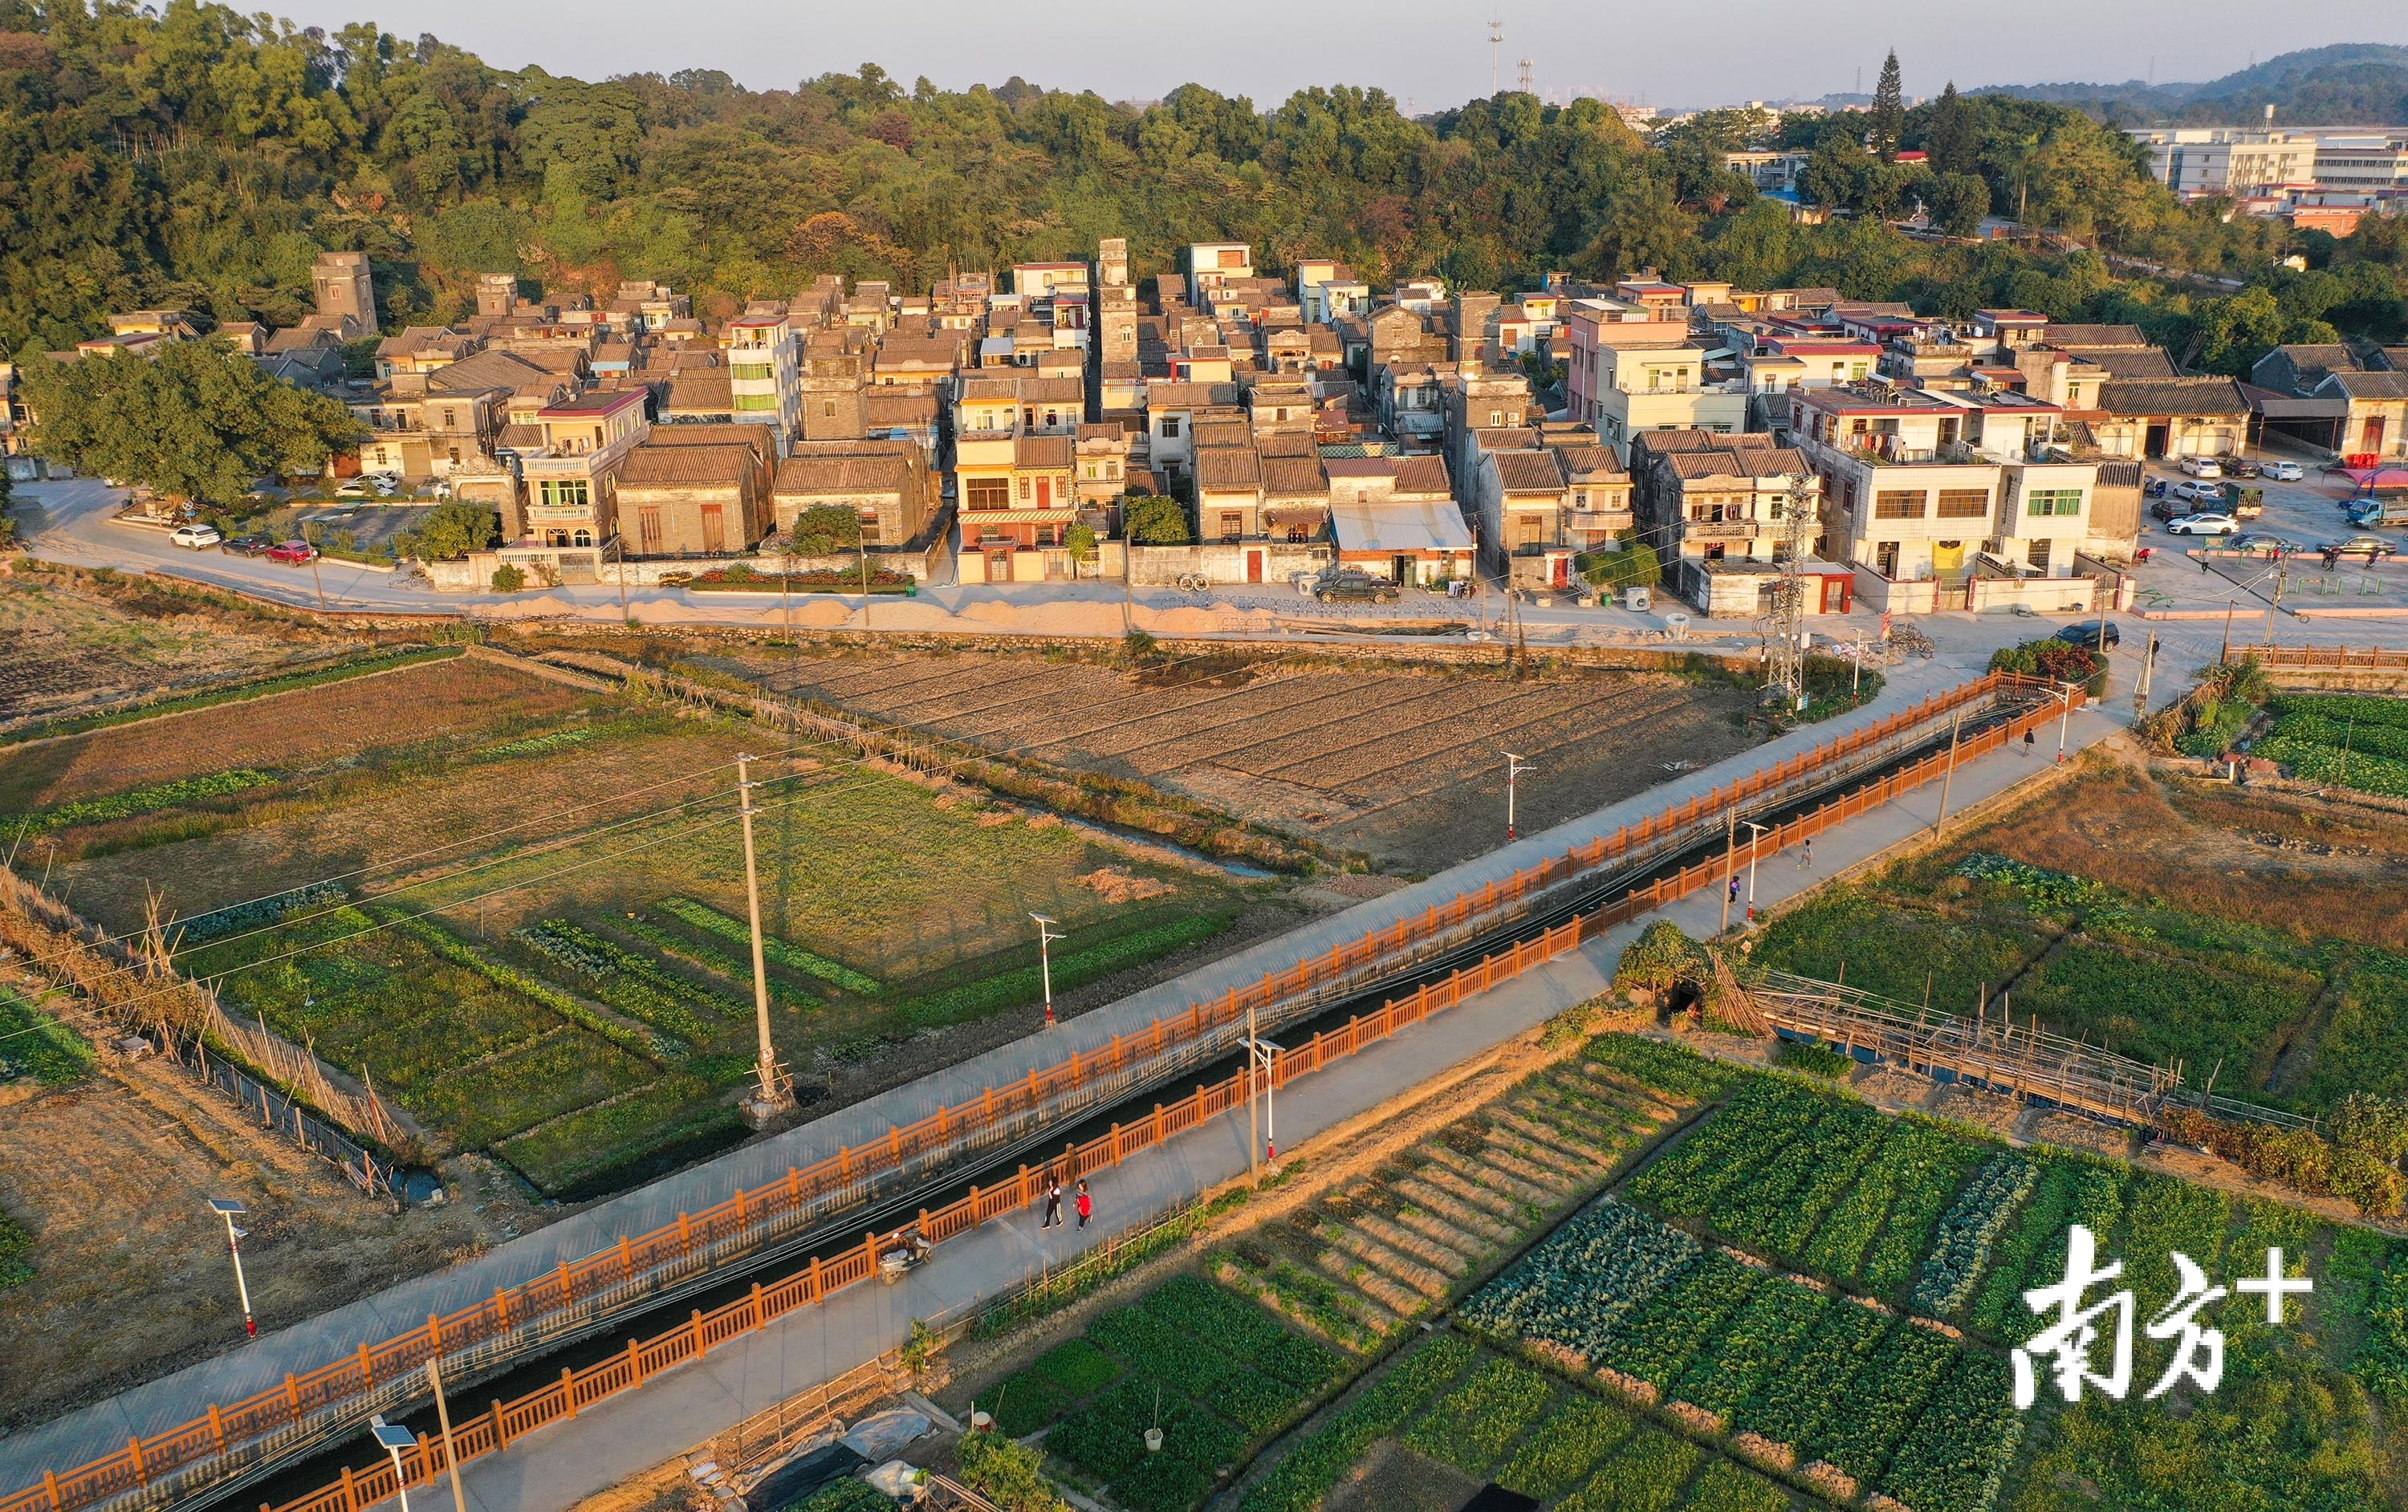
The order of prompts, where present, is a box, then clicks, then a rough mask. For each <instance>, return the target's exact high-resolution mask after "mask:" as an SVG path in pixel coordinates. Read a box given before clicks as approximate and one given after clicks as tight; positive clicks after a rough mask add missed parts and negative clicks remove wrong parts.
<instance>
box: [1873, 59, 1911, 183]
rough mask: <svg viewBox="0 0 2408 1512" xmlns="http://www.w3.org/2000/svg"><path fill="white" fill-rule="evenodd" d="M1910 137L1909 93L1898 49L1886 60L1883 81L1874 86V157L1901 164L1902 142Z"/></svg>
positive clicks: (1882, 72) (1882, 67)
mask: <svg viewBox="0 0 2408 1512" xmlns="http://www.w3.org/2000/svg"><path fill="white" fill-rule="evenodd" d="M1905 135H1906V93H1905V91H1904V90H1903V89H1902V88H1901V87H1900V86H1899V77H1898V50H1897V49H1896V48H1892V49H1890V51H1889V56H1888V57H1886V58H1884V59H1883V60H1882V66H1881V78H1880V79H1879V80H1877V81H1876V82H1875V83H1874V85H1873V109H1872V142H1871V147H1872V150H1873V155H1874V156H1875V157H1877V158H1880V159H1881V160H1882V161H1883V162H1884V163H1895V162H1897V161H1898V146H1899V141H1900V140H1901V139H1902V138H1903V137H1904V136H1905Z"/></svg>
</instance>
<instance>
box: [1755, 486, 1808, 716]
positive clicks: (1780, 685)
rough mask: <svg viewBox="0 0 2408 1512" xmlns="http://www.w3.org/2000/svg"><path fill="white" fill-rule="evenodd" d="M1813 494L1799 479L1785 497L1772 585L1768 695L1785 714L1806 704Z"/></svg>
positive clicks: (1766, 699) (1766, 679)
mask: <svg viewBox="0 0 2408 1512" xmlns="http://www.w3.org/2000/svg"><path fill="white" fill-rule="evenodd" d="M1810 497H1812V495H1810V494H1809V493H1808V492H1806V488H1805V485H1804V483H1803V482H1802V481H1793V482H1792V483H1791V484H1790V487H1789V491H1788V493H1787V495H1786V497H1785V500H1784V504H1783V509H1782V515H1783V519H1782V532H1781V551H1782V559H1781V578H1780V580H1779V581H1778V582H1777V583H1775V584H1774V585H1773V590H1772V648H1771V654H1770V656H1769V657H1768V658H1767V659H1766V661H1767V666H1766V673H1767V676H1766V678H1765V684H1764V696H1765V702H1767V703H1776V702H1777V703H1778V704H1780V706H1781V708H1782V712H1784V713H1785V714H1795V713H1797V712H1798V711H1799V710H1800V709H1802V708H1804V707H1805V706H1806V648H1805V646H1804V645H1803V639H1804V635H1805V629H1806V625H1805V620H1806V582H1805V578H1806V510H1807V500H1808V499H1809V498H1810Z"/></svg>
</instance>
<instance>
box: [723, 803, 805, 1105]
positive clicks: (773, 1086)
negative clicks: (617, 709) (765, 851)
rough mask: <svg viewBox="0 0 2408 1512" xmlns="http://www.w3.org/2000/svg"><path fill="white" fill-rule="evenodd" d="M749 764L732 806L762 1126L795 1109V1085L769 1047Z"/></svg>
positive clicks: (766, 975) (755, 1098) (756, 1094)
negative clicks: (738, 824)
mask: <svg viewBox="0 0 2408 1512" xmlns="http://www.w3.org/2000/svg"><path fill="white" fill-rule="evenodd" d="M752 760H753V758H752V757H750V756H738V757H737V758H736V802H737V808H738V812H739V813H740V814H742V816H743V822H744V906H745V908H746V911H747V912H748V914H749V915H750V917H751V919H752V921H753V1023H754V1027H756V1028H757V1029H758V1030H759V1031H760V1034H761V1064H760V1067H759V1071H760V1077H761V1086H760V1089H759V1090H758V1091H755V1092H754V1093H753V1100H752V1104H753V1116H754V1118H755V1119H756V1120H759V1121H762V1122H766V1121H767V1120H769V1119H770V1118H772V1117H774V1116H776V1115H777V1114H780V1113H782V1112H784V1111H786V1110H787V1109H788V1108H790V1107H793V1106H794V1105H795V1085H794V1083H793V1081H791V1080H790V1079H788V1077H786V1076H785V1074H784V1073H783V1072H781V1071H780V1070H779V1069H778V1050H777V1047H776V1046H774V1045H772V1044H770V1043H769V966H768V963H767V960H766V959H765V956H766V952H765V951H764V950H763V949H762V948H761V872H760V867H759V865H758V864H757V863H755V861H754V859H753V781H752V777H751V773H750V770H749V763H751V762H752Z"/></svg>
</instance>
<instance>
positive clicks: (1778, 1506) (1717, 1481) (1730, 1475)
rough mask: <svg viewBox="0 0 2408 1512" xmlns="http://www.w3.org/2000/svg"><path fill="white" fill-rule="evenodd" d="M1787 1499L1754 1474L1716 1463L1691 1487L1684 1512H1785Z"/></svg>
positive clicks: (1779, 1491)
mask: <svg viewBox="0 0 2408 1512" xmlns="http://www.w3.org/2000/svg"><path fill="white" fill-rule="evenodd" d="M1788 1505H1789V1498H1788V1496H1787V1495H1786V1494H1785V1492H1784V1491H1782V1490H1781V1488H1780V1487H1778V1486H1775V1485H1774V1484H1773V1483H1772V1482H1770V1481H1769V1480H1767V1479H1765V1478H1764V1477H1763V1476H1759V1475H1757V1474H1756V1472H1755V1471H1753V1470H1742V1469H1741V1468H1740V1467H1739V1466H1738V1465H1735V1464H1733V1463H1731V1462H1729V1461H1728V1460H1714V1461H1711V1462H1708V1463H1707V1465H1706V1467H1705V1468H1704V1469H1703V1470H1700V1471H1699V1472H1698V1478H1697V1479H1696V1480H1695V1481H1692V1482H1691V1483H1690V1485H1689V1494H1688V1497H1687V1499H1685V1500H1684V1501H1683V1502H1682V1503H1681V1512H1785V1509H1786V1508H1787V1507H1788Z"/></svg>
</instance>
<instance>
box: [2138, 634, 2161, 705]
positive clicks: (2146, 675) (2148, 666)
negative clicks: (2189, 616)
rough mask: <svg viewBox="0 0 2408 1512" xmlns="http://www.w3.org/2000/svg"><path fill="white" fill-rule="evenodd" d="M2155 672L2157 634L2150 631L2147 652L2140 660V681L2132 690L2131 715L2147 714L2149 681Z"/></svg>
mask: <svg viewBox="0 0 2408 1512" xmlns="http://www.w3.org/2000/svg"><path fill="white" fill-rule="evenodd" d="M2156 671H2157V632H2156V631H2154V630H2152V631H2150V632H2149V649H2148V651H2147V653H2146V654H2145V655H2143V657H2142V659H2141V677H2140V680H2139V681H2138V682H2137V683H2135V684H2134V685H2133V688H2132V704H2133V713H2134V714H2136V715H2146V714H2147V713H2148V712H2149V680H2150V677H2151V675H2152V674H2153V673H2155V672H2156Z"/></svg>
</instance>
